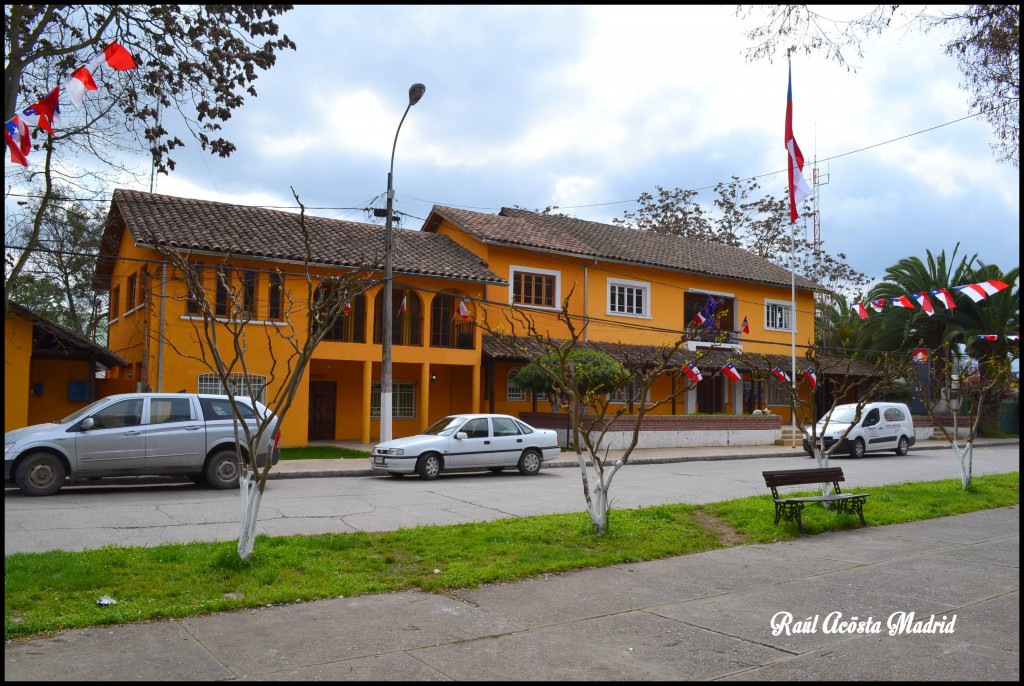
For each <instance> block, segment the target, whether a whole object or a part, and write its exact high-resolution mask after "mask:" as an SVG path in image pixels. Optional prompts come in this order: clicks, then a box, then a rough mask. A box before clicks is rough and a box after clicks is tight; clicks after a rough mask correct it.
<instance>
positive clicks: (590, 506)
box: [576, 452, 624, 536]
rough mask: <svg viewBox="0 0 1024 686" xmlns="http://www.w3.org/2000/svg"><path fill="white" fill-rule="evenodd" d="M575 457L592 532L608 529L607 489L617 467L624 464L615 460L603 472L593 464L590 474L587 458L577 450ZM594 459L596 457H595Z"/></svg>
mask: <svg viewBox="0 0 1024 686" xmlns="http://www.w3.org/2000/svg"><path fill="white" fill-rule="evenodd" d="M576 458H577V459H578V460H579V463H580V473H581V474H582V477H583V485H584V489H585V493H586V499H587V512H588V513H589V514H590V521H591V522H592V523H593V525H594V532H595V533H596V534H597V535H599V536H600V535H601V534H603V533H604V532H605V531H607V530H608V511H609V510H610V509H611V501H610V499H609V491H610V490H611V485H612V479H613V478H614V477H615V473H616V472H617V471H619V468H620V467H622V465H623V464H624V463H623V461H622V460H616V462H615V464H614V465H613V466H612V468H611V469H610V470H608V472H607V473H606V472H603V471H602V470H601V469H600V468H599V467H598V466H596V465H595V467H594V473H593V475H592V476H591V474H590V471H589V470H588V469H587V460H586V458H585V457H584V456H583V453H581V452H577V453H576ZM595 460H596V458H595Z"/></svg>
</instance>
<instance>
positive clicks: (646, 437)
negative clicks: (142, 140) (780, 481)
mask: <svg viewBox="0 0 1024 686" xmlns="http://www.w3.org/2000/svg"><path fill="white" fill-rule="evenodd" d="M558 433H559V440H560V442H561V445H568V444H569V443H568V441H567V440H566V431H565V430H564V429H563V430H561V431H559V432H558ZM779 438H782V431H780V430H778V429H774V430H751V429H747V430H744V431H641V432H640V435H639V437H638V438H637V443H636V447H637V448H698V447H705V446H718V445H720V446H731V445H772V444H774V443H775V441H776V440H777V439H779ZM631 440H633V434H632V433H631V432H628V431H609V432H608V433H606V434H605V435H604V440H603V441H602V443H601V448H608V449H609V450H625V449H626V448H627V447H628V446H629V442H630V441H631Z"/></svg>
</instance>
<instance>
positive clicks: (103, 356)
mask: <svg viewBox="0 0 1024 686" xmlns="http://www.w3.org/2000/svg"><path fill="white" fill-rule="evenodd" d="M7 308H8V315H20V316H22V317H24V318H25V319H28V320H29V321H31V322H32V327H33V329H32V356H33V357H35V358H37V359H46V360H89V359H92V358H95V359H96V361H97V362H98V363H99V364H101V365H103V366H104V367H106V368H107V369H113V368H114V367H124V366H126V365H127V364H128V362H126V361H125V359H124V358H123V357H121V356H120V355H118V354H117V353H114V352H111V351H110V350H109V349H107V348H105V347H104V346H102V345H100V344H99V343H96V342H95V341H93V340H91V339H89V338H87V337H85V336H83V335H82V334H80V333H77V332H75V331H72V330H71V329H69V328H67V327H66V326H62V325H60V324H58V323H57V322H55V321H53V320H52V319H48V318H47V317H44V316H43V315H41V314H39V313H38V312H36V311H35V310H32V309H29V308H28V307H25V306H24V305H19V304H18V303H15V302H9V303H7Z"/></svg>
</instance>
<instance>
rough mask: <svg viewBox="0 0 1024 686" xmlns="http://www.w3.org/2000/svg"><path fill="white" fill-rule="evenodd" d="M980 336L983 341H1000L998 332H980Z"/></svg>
mask: <svg viewBox="0 0 1024 686" xmlns="http://www.w3.org/2000/svg"><path fill="white" fill-rule="evenodd" d="M978 338H980V339H981V340H983V341H998V340H999V336H998V335H997V334H994V333H979V334H978Z"/></svg>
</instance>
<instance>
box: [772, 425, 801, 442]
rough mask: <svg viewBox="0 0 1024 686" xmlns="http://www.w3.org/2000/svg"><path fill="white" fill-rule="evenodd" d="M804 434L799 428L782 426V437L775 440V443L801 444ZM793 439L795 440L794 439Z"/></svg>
mask: <svg viewBox="0 0 1024 686" xmlns="http://www.w3.org/2000/svg"><path fill="white" fill-rule="evenodd" d="M803 438H804V435H803V434H802V433H800V429H795V430H794V429H793V427H791V426H784V427H782V437H781V438H778V439H776V440H775V445H784V446H788V447H792V446H794V445H796V446H798V447H799V446H801V445H803ZM794 439H795V440H794Z"/></svg>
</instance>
